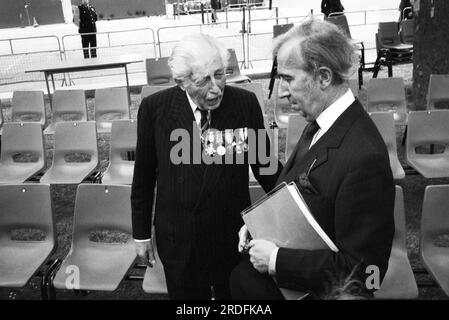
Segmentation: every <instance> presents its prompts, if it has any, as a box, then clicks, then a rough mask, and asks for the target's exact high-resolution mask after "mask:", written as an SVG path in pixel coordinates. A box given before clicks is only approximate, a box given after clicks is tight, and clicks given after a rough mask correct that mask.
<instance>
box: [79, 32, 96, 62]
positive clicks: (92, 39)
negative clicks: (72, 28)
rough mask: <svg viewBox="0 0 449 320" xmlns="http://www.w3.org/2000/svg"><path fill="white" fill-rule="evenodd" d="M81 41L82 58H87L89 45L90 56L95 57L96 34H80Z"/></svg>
mask: <svg viewBox="0 0 449 320" xmlns="http://www.w3.org/2000/svg"><path fill="white" fill-rule="evenodd" d="M81 43H82V45H83V53H84V58H85V59H88V58H89V46H90V57H91V58H96V57H97V49H96V47H97V35H96V34H87V35H81Z"/></svg>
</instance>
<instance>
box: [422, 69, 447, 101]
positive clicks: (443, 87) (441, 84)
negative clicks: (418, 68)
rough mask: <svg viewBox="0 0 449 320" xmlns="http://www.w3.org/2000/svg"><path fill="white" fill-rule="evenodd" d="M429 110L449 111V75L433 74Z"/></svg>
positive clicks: (430, 79) (428, 95)
mask: <svg viewBox="0 0 449 320" xmlns="http://www.w3.org/2000/svg"><path fill="white" fill-rule="evenodd" d="M427 109H449V74H431V75H430V78H429V88H428V90H427Z"/></svg>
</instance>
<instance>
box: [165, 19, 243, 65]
mask: <svg viewBox="0 0 449 320" xmlns="http://www.w3.org/2000/svg"><path fill="white" fill-rule="evenodd" d="M222 25H226V28H220V26H222ZM192 29H193V32H192ZM167 30H170V31H171V32H170V36H169V37H168V36H165V39H168V40H165V41H161V39H162V36H164V35H163V34H162V35H161V33H163V32H164V31H167ZM173 30H177V31H179V32H173ZM242 30H243V24H242V22H241V21H227V22H218V23H214V24H212V25H204V24H192V25H185V26H171V27H162V28H159V29H158V30H157V40H158V41H157V42H158V46H159V57H164V56H168V55H169V54H170V49H171V48H172V47H173V45H174V43H176V42H178V41H179V40H181V39H182V37H183V36H186V35H188V34H192V33H195V31H196V32H198V31H199V33H204V34H211V35H213V36H214V37H215V38H217V39H226V41H224V42H225V45H226V46H227V47H228V48H234V49H235V52H236V55H237V59H238V60H239V62H242V64H243V65H245V67H246V61H245V35H244V33H243V32H242ZM230 39H231V40H230ZM239 42H240V44H241V45H239ZM240 49H241V50H240Z"/></svg>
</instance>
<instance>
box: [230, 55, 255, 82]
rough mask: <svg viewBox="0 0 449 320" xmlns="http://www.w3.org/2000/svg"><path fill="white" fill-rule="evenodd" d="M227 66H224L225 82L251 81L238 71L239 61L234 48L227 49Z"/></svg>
mask: <svg viewBox="0 0 449 320" xmlns="http://www.w3.org/2000/svg"><path fill="white" fill-rule="evenodd" d="M228 53H229V57H228V66H227V68H226V83H239V82H251V79H250V78H248V77H247V76H245V75H243V74H241V73H240V68H239V62H238V60H237V55H236V54H235V50H234V49H228Z"/></svg>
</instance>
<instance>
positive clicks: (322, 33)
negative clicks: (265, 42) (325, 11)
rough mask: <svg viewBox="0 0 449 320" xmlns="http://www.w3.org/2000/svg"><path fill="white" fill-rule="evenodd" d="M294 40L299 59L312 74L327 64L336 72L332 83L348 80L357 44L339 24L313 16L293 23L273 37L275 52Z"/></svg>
mask: <svg viewBox="0 0 449 320" xmlns="http://www.w3.org/2000/svg"><path fill="white" fill-rule="evenodd" d="M290 41H295V42H297V45H298V50H295V52H292V54H296V55H297V57H298V59H297V61H302V62H303V64H302V65H301V66H300V67H301V68H302V69H304V70H305V71H306V72H308V73H309V74H313V75H316V74H317V71H318V69H319V68H321V67H328V68H329V69H330V70H332V73H333V74H334V76H333V80H332V83H333V84H334V85H339V84H342V83H343V82H345V81H347V80H348V79H349V78H350V77H351V75H352V74H353V73H354V71H355V66H356V62H357V61H358V55H357V53H356V48H355V46H354V45H353V44H352V42H351V39H349V38H348V37H347V36H346V35H345V34H344V33H343V31H342V30H340V29H339V28H338V27H337V26H336V25H334V24H332V23H330V22H326V21H320V20H315V19H310V20H308V21H306V22H304V23H302V24H300V25H298V26H295V27H293V28H292V29H290V30H289V31H288V32H286V33H285V34H282V35H280V36H279V37H276V38H275V40H274V44H273V45H274V48H273V54H274V55H276V54H277V52H278V51H279V49H280V48H281V47H282V46H283V45H284V44H286V43H287V42H290Z"/></svg>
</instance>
